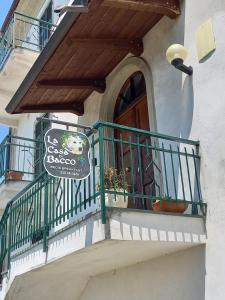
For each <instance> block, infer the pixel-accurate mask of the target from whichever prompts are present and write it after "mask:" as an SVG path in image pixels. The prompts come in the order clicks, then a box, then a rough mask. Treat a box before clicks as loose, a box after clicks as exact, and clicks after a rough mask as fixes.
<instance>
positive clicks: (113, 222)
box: [1, 208, 206, 300]
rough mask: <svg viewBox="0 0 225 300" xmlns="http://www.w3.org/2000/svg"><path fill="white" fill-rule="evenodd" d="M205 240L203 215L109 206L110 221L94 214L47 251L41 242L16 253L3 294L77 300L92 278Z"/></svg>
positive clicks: (65, 232) (53, 241) (66, 230)
mask: <svg viewBox="0 0 225 300" xmlns="http://www.w3.org/2000/svg"><path fill="white" fill-rule="evenodd" d="M205 241H206V234H205V226H204V220H203V218H201V217H193V216H184V215H174V214H165V213H164V214H159V213H153V212H149V211H140V210H130V209H116V208H110V209H107V224H106V225H103V224H102V223H101V215H100V213H99V212H96V213H93V214H89V216H86V218H85V219H83V220H82V221H80V223H77V224H76V225H73V224H71V225H68V226H67V228H64V230H59V231H58V232H57V233H55V234H53V235H52V236H51V237H50V239H49V249H48V253H47V254H46V253H43V245H42V243H40V244H38V245H35V246H33V247H29V248H27V249H24V251H23V252H21V253H15V254H14V257H13V259H12V267H11V272H10V279H9V281H8V283H7V284H6V279H4V280H3V288H2V292H1V293H2V294H6V293H7V290H8V295H7V298H6V299H16V300H20V299H21V300H22V299H23V300H26V299H32V300H36V299H40V298H42V299H50V300H51V299H55V300H57V299H71V300H72V299H73V300H75V299H79V296H80V294H81V293H82V290H83V289H84V287H85V285H86V284H87V282H88V280H89V278H90V277H91V276H95V275H98V274H101V273H104V272H107V271H110V270H115V269H120V268H123V267H126V266H129V265H133V264H136V263H140V262H143V261H147V260H150V259H154V258H157V257H159V256H162V255H167V254H171V253H173V252H177V251H180V250H184V249H188V248H191V247H194V246H198V245H200V244H204V243H205ZM50 283H51V284H50ZM10 285H11V287H10ZM27 286H29V287H30V288H29V289H27ZM58 286H63V287H64V288H63V289H59V288H57V287H58ZM66 286H67V287H68V288H65V287H66ZM18 288H19V289H18Z"/></svg>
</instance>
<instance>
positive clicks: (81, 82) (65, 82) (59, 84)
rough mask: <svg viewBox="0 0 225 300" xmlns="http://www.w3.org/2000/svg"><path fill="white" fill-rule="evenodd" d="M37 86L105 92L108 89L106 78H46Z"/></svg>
mask: <svg viewBox="0 0 225 300" xmlns="http://www.w3.org/2000/svg"><path fill="white" fill-rule="evenodd" d="M37 87H40V88H45V89H54V90H55V89H76V90H87V89H90V90H94V91H97V92H99V93H104V92H105V89H106V81H105V79H90V78H89V79H46V80H41V81H38V83H37Z"/></svg>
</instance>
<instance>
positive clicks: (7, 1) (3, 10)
mask: <svg viewBox="0 0 225 300" xmlns="http://www.w3.org/2000/svg"><path fill="white" fill-rule="evenodd" d="M12 2H13V0H0V27H1V26H2V23H3V22H4V20H5V17H6V15H7V13H8V11H9V8H10V6H11V4H12ZM8 130H9V129H8V128H7V127H5V126H1V125H0V142H1V141H2V140H3V139H4V137H5V136H6V135H7V133H8Z"/></svg>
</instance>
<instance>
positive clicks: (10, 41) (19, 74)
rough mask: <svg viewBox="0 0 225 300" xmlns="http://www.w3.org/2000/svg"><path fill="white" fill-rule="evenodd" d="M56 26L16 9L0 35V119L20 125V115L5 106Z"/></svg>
mask: <svg viewBox="0 0 225 300" xmlns="http://www.w3.org/2000/svg"><path fill="white" fill-rule="evenodd" d="M55 29H56V26H55V25H53V24H50V23H48V22H45V21H42V20H39V19H35V18H32V17H28V16H26V15H23V14H20V13H14V15H13V16H12V18H11V20H10V22H9V24H8V27H7V28H6V30H5V32H4V33H3V34H2V36H1V39H0V72H1V74H0V100H1V101H0V103H1V106H0V122H1V123H3V124H6V125H8V126H13V127H15V126H16V125H17V120H18V116H17V117H15V116H14V117H13V116H9V115H8V114H6V112H5V107H6V105H7V104H8V102H9V101H10V100H11V98H12V96H13V95H14V93H15V92H16V90H17V89H18V87H19V86H20V84H21V82H22V81H23V79H24V78H25V76H26V75H27V73H28V71H29V70H30V68H31V67H32V65H33V63H34V62H35V60H36V58H37V57H38V55H39V53H40V52H41V51H42V50H43V49H44V47H45V46H46V44H47V43H48V41H49V39H50V37H51V35H52V34H53V32H54V30H55Z"/></svg>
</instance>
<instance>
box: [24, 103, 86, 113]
mask: <svg viewBox="0 0 225 300" xmlns="http://www.w3.org/2000/svg"><path fill="white" fill-rule="evenodd" d="M45 102H46V103H48V101H45ZM19 110H20V112H21V113H35V112H71V113H74V114H76V115H78V116H82V115H83V114H84V103H83V102H80V101H79V102H73V103H49V104H36V105H24V106H21V107H20V108H19Z"/></svg>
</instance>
